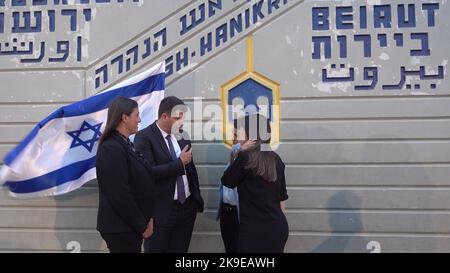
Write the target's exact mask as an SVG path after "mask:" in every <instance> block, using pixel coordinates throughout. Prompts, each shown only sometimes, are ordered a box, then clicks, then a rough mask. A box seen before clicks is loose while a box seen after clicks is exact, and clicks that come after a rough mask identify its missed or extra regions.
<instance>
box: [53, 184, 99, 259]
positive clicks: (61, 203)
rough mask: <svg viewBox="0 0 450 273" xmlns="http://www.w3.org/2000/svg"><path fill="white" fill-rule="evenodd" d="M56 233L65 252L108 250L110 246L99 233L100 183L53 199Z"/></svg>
mask: <svg viewBox="0 0 450 273" xmlns="http://www.w3.org/2000/svg"><path fill="white" fill-rule="evenodd" d="M53 199H54V203H55V205H54V206H55V208H56V212H55V224H54V233H55V237H56V238H57V240H58V242H59V244H60V248H61V250H62V251H63V252H68V253H80V252H99V251H105V250H107V249H106V244H105V243H104V242H103V239H102V238H101V236H100V233H99V232H98V231H97V230H96V225H97V209H98V187H97V180H92V181H90V182H88V183H86V184H85V185H84V186H82V187H81V188H79V189H76V190H74V191H73V192H70V193H66V194H63V195H60V196H55V197H53Z"/></svg>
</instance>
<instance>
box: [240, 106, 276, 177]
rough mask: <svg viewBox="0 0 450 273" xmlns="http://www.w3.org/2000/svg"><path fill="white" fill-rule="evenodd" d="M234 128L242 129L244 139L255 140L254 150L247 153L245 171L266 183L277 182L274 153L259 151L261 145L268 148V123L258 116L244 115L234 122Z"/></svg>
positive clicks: (269, 130)
mask: <svg viewBox="0 0 450 273" xmlns="http://www.w3.org/2000/svg"><path fill="white" fill-rule="evenodd" d="M234 128H236V129H240V128H243V129H244V130H245V135H246V139H255V140H256V145H255V147H254V149H252V150H250V151H248V156H249V159H248V162H247V164H246V165H245V169H246V170H250V171H251V172H252V173H253V175H255V176H261V177H262V178H263V179H264V180H266V181H269V182H275V181H276V180H277V169H276V156H275V153H273V152H267V151H261V144H263V145H264V147H270V146H269V143H270V133H271V129H270V121H269V120H268V119H267V118H266V117H264V116H262V115H260V114H252V115H246V116H244V117H242V118H240V119H237V120H235V121H234Z"/></svg>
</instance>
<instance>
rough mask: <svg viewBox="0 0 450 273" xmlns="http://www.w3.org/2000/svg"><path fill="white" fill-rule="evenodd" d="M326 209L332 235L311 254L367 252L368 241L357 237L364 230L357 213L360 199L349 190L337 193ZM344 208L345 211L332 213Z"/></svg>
mask: <svg viewBox="0 0 450 273" xmlns="http://www.w3.org/2000/svg"><path fill="white" fill-rule="evenodd" d="M327 207H328V208H329V210H330V211H329V213H328V222H329V225H330V228H331V233H332V234H331V236H329V237H328V238H327V239H325V240H324V241H323V242H322V243H321V244H320V245H318V246H317V247H316V248H314V249H313V250H312V252H333V253H336V252H368V251H367V249H366V247H367V243H368V241H367V240H366V239H365V238H363V237H361V236H358V233H361V232H362V231H363V230H364V227H363V224H362V220H361V214H360V213H359V210H360V207H361V199H360V198H359V197H358V196H357V195H356V194H355V193H354V192H352V191H350V190H343V191H337V192H336V193H335V194H333V196H332V197H331V198H330V199H329V201H328V203H327ZM344 208H345V209H346V211H341V210H339V211H334V210H336V209H344ZM347 210H348V211H347Z"/></svg>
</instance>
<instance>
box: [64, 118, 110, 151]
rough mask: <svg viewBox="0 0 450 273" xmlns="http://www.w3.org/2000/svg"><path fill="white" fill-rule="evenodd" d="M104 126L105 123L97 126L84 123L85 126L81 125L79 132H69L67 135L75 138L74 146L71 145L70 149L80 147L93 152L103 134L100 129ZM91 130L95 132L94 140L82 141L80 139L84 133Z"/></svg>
mask: <svg viewBox="0 0 450 273" xmlns="http://www.w3.org/2000/svg"><path fill="white" fill-rule="evenodd" d="M102 124H103V122H100V123H99V124H96V125H90V124H89V123H87V122H86V121H83V124H82V125H81V128H80V129H79V130H77V131H71V132H67V134H69V135H70V136H71V137H72V138H73V141H72V144H71V145H70V149H72V148H76V147H78V146H83V147H84V148H86V150H88V151H89V152H92V149H93V148H94V145H95V142H97V141H98V140H99V139H100V137H101V135H102V133H100V127H101V126H102ZM89 130H92V131H93V132H94V134H93V135H92V138H91V139H87V140H82V139H81V138H80V135H81V134H82V133H83V132H84V131H89Z"/></svg>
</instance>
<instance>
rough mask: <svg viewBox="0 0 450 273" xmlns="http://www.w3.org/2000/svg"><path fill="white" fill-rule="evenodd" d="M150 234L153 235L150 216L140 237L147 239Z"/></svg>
mask: <svg viewBox="0 0 450 273" xmlns="http://www.w3.org/2000/svg"><path fill="white" fill-rule="evenodd" d="M152 235H153V218H150V221H149V222H148V225H147V228H146V229H145V231H144V233H142V237H143V238H144V239H148V238H149V237H150V236H152Z"/></svg>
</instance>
